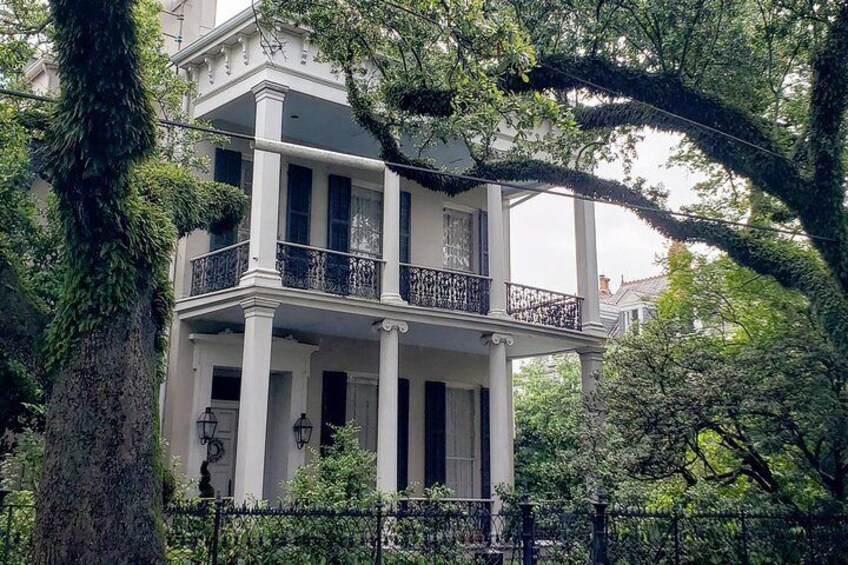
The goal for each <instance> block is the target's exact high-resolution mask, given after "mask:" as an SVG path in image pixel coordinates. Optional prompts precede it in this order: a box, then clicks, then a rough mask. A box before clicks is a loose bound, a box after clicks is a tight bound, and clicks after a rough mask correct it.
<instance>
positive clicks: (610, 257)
mask: <svg viewBox="0 0 848 565" xmlns="http://www.w3.org/2000/svg"><path fill="white" fill-rule="evenodd" d="M249 5H250V0H218V9H217V17H216V25H217V24H220V23H221V22H223V21H224V20H226V19H228V18H230V17H232V16H234V15H235V14H237V13H238V12H240V11H241V10H243V9H244V8H246V7H247V6H249ZM679 140H680V138H679V137H678V136H674V135H669V134H662V133H649V134H647V135H646V136H645V139H644V141H642V142H641V143H639V144H638V145H637V152H638V155H639V158H638V160H637V161H636V163H635V164H634V167H633V172H632V174H633V176H640V177H644V178H645V179H646V180H647V182H648V183H649V184H659V183H663V184H664V185H665V187H666V188H667V189H668V190H669V191H670V194H671V195H670V198H669V203H670V205H671V207H672V208H674V209H679V207H680V206H681V205H683V204H688V203H692V202H694V201H695V196H694V195H693V194H692V192H691V191H690V190H689V187H691V186H692V185H693V184H695V183H696V182H697V181H698V179H697V178H695V177H693V176H692V175H691V174H689V173H688V171H686V170H685V169H683V168H681V167H674V168H666V167H665V162H666V159H667V158H668V157H669V155H670V154H671V153H672V151H673V150H674V147H675V146H676V145H677V143H679ZM596 172H597V174H599V175H600V176H602V177H606V178H610V179H617V180H621V179H622V178H623V172H622V170H621V167H620V166H619V165H618V164H616V163H602V164H601V165H600V166H599V167H598V169H597V171H596ZM595 222H596V226H597V242H598V270H599V272H600V273H601V274H605V275H607V276H608V277H610V279H612V286H613V289H615V288H616V287H617V286H618V284H619V282H620V280H621V277H622V276H624V278H625V279H628V280H632V279H636V278H642V277H646V276H651V275H654V274H657V273H658V272H659V267H657V265H656V260H657V257H658V256H661V255H664V254H665V249H666V248H667V241H666V240H665V239H664V238H663V237H661V236H660V235H659V234H657V232H655V231H654V230H652V229H651V228H649V227H648V226H647V225H646V224H645V223H644V222H642V221H641V220H639V219H638V218H637V217H636V215H635V214H633V213H632V212H629V211H627V210H624V209H622V208H619V207H616V206H611V205H607V204H596V205H595ZM511 224H512V226H511V228H512V229H511V237H512V280H513V281H515V282H518V283H524V284H529V285H532V286H538V287H541V288H549V289H551V290H561V291H566V292H572V293H576V291H577V282H576V269H575V257H574V216H573V213H572V206H571V200H570V199H567V198H563V197H560V196H551V195H541V196H538V197H536V198H533V199H532V200H529V201H528V202H526V203H524V204H521V205H520V206H518V207H516V208H514V209H513V211H512V216H511Z"/></svg>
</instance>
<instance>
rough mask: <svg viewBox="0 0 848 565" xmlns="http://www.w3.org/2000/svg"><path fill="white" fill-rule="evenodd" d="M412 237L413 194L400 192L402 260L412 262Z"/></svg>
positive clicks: (402, 261)
mask: <svg viewBox="0 0 848 565" xmlns="http://www.w3.org/2000/svg"><path fill="white" fill-rule="evenodd" d="M411 238H412V194H410V193H409V192H407V191H405V190H402V191H401V192H400V262H401V263H409V262H410V255H411V252H410V244H411V243H412V241H411Z"/></svg>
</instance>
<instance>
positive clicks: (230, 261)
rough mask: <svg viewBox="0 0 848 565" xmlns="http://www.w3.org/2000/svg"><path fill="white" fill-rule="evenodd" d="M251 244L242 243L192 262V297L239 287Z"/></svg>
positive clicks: (201, 256) (218, 250)
mask: <svg viewBox="0 0 848 565" xmlns="http://www.w3.org/2000/svg"><path fill="white" fill-rule="evenodd" d="M248 251H249V242H247V241H242V242H241V243H236V244H235V245H230V246H229V247H224V248H222V249H217V250H215V251H212V252H210V253H206V254H204V255H200V256H198V257H195V258H194V259H192V260H191V296H197V295H200V294H207V293H209V292H215V291H216V290H224V289H225V288H232V287H234V286H238V283H239V279H241V276H242V275H243V274H244V272H245V271H246V270H247V260H248V256H249V255H248Z"/></svg>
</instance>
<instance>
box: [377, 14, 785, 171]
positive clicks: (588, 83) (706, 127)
mask: <svg viewBox="0 0 848 565" xmlns="http://www.w3.org/2000/svg"><path fill="white" fill-rule="evenodd" d="M377 1H378V2H380V3H382V4H384V5H386V6H389V7H390V8H394V9H396V10H400V11H402V12H404V13H406V14H409V15H411V16H413V17H417V18H420V19H422V20H424V21H426V22H428V23H430V24H432V25H434V26H437V27H439V28H442V27H444V24H443V23H441V22H439V21H438V20H436V19H434V18H431V17H430V16H428V15H427V14H422V13H421V12H418V11H417V10H413V9H411V8H407V7H406V6H401V5H400V4H397V3H395V2H392V0H377ZM449 27H450V29H451V30H453V31H454V32H455V33H457V34H458V37H462V34H461V33H460V32H459V30H457V29H456V28H455V27H453V26H449ZM463 39H465V38H464V37H463ZM538 66H539V68H542V69H546V70H549V71H551V72H554V73H558V74H559V75H561V76H564V77H567V78H570V79H571V80H574V81H577V82H579V83H581V84H584V85H586V86H589V87H592V88H594V89H596V90H602V91H604V92H607V93H608V94H611V95H613V96H617V97H619V98H628V99H630V100H632V101H633V102H635V103H637V104H639V105H641V106H644V107H646V108H648V109H651V110H654V111H655V112H659V113H661V114H663V115H665V116H668V117H671V118H675V119H678V120H680V121H683V122H686V123H688V124H690V125H693V126H695V127H697V128H700V129H702V130H704V131H707V132H711V133H715V134H718V135H721V136H724V137H727V138H728V139H731V140H733V141H736V142H737V143H742V144H743V145H747V146H749V147H751V148H753V149H756V150H758V151H763V152H764V153H768V154H769V155H771V156H773V157H777V158H779V159H783V160H785V161H788V162H789V163H790V164H793V165H794V164H795V163H794V162H793V161H792V159H790V158H789V157H787V156H786V155H781V154H780V153H777V152H775V151H772V150H771V149H768V148H767V147H763V146H761V145H757V144H756V143H754V142H752V141H748V140H746V139H742V138H741V137H737V136H735V135H733V134H731V133H727V132H726V131H722V130H720V129H718V128H715V127H712V126H709V125H707V124H704V123H701V122H698V121H696V120H693V119H691V118H687V117H685V116H681V115H679V114H675V113H674V112H671V111H669V110H665V109H663V108H659V107H657V106H654V105H653V104H651V103H649V102H644V101H642V100H637V99H635V98H633V97H632V96H627V95H625V94H623V93H621V92H618V91H616V90H614V89H612V88H608V87H605V86H602V85H600V84H597V83H595V82H592V81H590V80H586V79H584V78H581V77H578V76H576V75H574V74H571V73H567V72H565V71H563V70H561V69H557V68H554V67H551V66H550V65H546V64H543V63H540V64H539V65H538Z"/></svg>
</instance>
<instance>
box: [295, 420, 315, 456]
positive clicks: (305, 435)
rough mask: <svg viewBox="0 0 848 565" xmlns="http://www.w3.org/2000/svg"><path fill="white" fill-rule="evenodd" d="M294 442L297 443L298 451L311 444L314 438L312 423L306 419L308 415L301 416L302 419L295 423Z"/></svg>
mask: <svg viewBox="0 0 848 565" xmlns="http://www.w3.org/2000/svg"><path fill="white" fill-rule="evenodd" d="M293 429H294V441H295V443H297V448H298V449H303V446H304V445H306V444H307V443H309V440H310V439H311V438H312V422H310V421H309V418H307V417H306V414H301V415H300V418H298V419H297V421H296V422H295V423H294V428H293Z"/></svg>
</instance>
